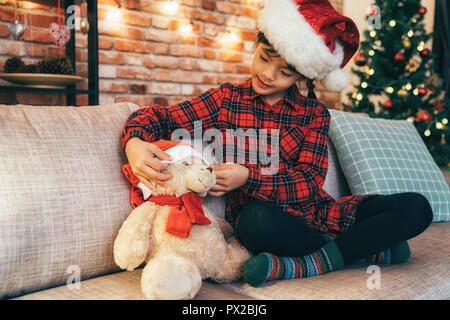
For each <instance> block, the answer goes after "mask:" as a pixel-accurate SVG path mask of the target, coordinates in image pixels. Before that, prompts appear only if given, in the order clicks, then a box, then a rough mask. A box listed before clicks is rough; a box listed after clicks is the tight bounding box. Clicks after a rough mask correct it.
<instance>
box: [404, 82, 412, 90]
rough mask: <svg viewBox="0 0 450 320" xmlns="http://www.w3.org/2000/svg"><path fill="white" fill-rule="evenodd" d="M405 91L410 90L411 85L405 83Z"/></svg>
mask: <svg viewBox="0 0 450 320" xmlns="http://www.w3.org/2000/svg"><path fill="white" fill-rule="evenodd" d="M405 89H406V90H408V91H409V90H411V89H412V85H411V83H407V84H406V85H405Z"/></svg>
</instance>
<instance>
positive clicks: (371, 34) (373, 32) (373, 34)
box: [369, 30, 377, 38]
mask: <svg viewBox="0 0 450 320" xmlns="http://www.w3.org/2000/svg"><path fill="white" fill-rule="evenodd" d="M369 35H370V36H371V37H372V38H374V37H375V36H376V35H377V32H376V31H375V30H372V31H370V33H369Z"/></svg>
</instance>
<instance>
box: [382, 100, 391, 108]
mask: <svg viewBox="0 0 450 320" xmlns="http://www.w3.org/2000/svg"><path fill="white" fill-rule="evenodd" d="M383 107H385V108H386V109H390V108H392V101H391V100H388V101H386V102H385V103H383Z"/></svg>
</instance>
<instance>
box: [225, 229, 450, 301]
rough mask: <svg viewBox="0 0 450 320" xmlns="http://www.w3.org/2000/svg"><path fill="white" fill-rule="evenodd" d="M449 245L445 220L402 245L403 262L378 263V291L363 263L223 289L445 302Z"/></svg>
mask: <svg viewBox="0 0 450 320" xmlns="http://www.w3.org/2000/svg"><path fill="white" fill-rule="evenodd" d="M449 241H450V222H439V223H432V224H431V226H430V227H429V228H428V229H427V230H425V232H424V233H422V234H421V235H419V236H417V237H416V238H413V239H411V240H409V241H408V243H409V245H410V248H411V257H410V259H409V260H408V262H406V263H404V264H399V265H379V267H380V273H379V275H380V278H379V280H380V282H379V284H380V286H379V289H378V288H377V286H376V284H377V282H375V281H373V279H374V277H375V276H376V275H375V273H373V271H372V269H370V268H368V267H369V264H360V265H358V264H355V265H352V266H349V267H347V268H345V269H343V270H340V271H335V272H331V273H327V274H325V275H321V276H317V277H312V278H305V279H295V280H284V281H269V282H267V283H266V284H265V285H264V286H262V287H259V288H253V287H251V286H250V285H248V284H246V283H242V282H235V283H231V284H225V285H223V286H224V287H225V288H227V289H230V290H233V291H235V292H238V293H241V294H244V295H248V296H250V297H253V298H256V299H277V300H278V299H280V300H291V299H292V300H294V299H301V300H309V299H327V300H332V299H339V300H340V299H342V300H360V299H392V300H396V299H401V300H411V299H420V300H422V299H450V268H449V266H450V247H449V246H446V245H443V244H445V243H448V242H449ZM437 248H439V250H436V249H437ZM368 272H369V273H368ZM368 283H369V285H368Z"/></svg>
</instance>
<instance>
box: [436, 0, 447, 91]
mask: <svg viewBox="0 0 450 320" xmlns="http://www.w3.org/2000/svg"><path fill="white" fill-rule="evenodd" d="M449 19H450V4H449V1H448V0H436V11H435V20H434V21H435V22H434V32H435V37H434V41H433V52H434V54H435V56H436V57H435V71H436V72H437V73H438V74H439V75H440V76H441V77H442V79H443V80H444V88H443V89H444V90H445V97H446V98H447V99H448V98H450V81H449V80H450V79H449V78H450V51H449V42H450V21H449Z"/></svg>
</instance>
